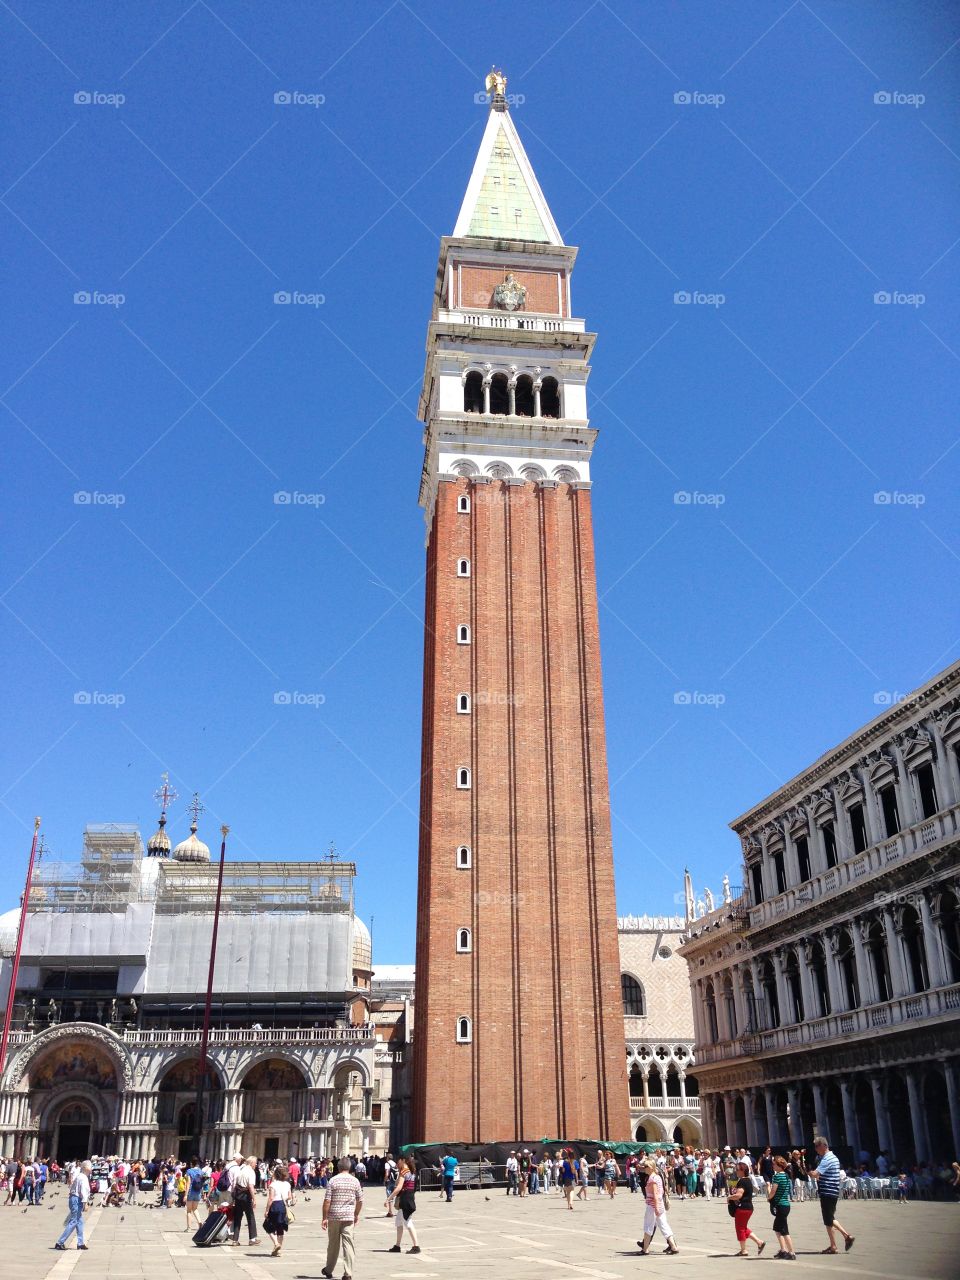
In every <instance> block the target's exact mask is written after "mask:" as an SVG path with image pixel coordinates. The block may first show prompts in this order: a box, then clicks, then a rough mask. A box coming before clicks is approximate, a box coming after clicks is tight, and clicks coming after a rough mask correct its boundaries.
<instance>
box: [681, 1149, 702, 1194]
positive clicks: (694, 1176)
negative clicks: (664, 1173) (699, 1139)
mask: <svg viewBox="0 0 960 1280" xmlns="http://www.w3.org/2000/svg"><path fill="white" fill-rule="evenodd" d="M683 1164H684V1176H685V1182H686V1190H687V1195H688V1196H689V1197H690V1199H691V1200H694V1199H696V1195H697V1189H698V1187H699V1185H700V1174H699V1172H698V1170H697V1157H696V1156H695V1155H694V1153H693V1147H687V1150H686V1154H685V1155H684V1157H683Z"/></svg>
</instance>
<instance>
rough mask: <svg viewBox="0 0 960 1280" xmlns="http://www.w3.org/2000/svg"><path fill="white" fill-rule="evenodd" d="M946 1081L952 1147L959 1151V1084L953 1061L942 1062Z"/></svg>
mask: <svg viewBox="0 0 960 1280" xmlns="http://www.w3.org/2000/svg"><path fill="white" fill-rule="evenodd" d="M943 1074H944V1076H945V1078H946V1082H947V1101H948V1103H949V1105H950V1128H951V1130H952V1132H953V1149H954V1151H960V1086H958V1083H957V1066H956V1064H955V1063H953V1062H945V1063H944V1064H943Z"/></svg>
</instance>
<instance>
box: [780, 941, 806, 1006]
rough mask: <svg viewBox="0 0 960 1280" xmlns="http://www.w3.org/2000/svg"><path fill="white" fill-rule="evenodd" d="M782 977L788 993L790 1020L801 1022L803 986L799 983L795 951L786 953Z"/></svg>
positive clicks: (798, 964)
mask: <svg viewBox="0 0 960 1280" xmlns="http://www.w3.org/2000/svg"><path fill="white" fill-rule="evenodd" d="M784 977H785V978H786V980H787V990H788V991H789V993H790V1021H791V1022H803V988H802V987H801V985H800V963H799V961H798V960H797V953H796V952H795V951H791V952H789V954H788V955H787V959H786V964H785V965H784Z"/></svg>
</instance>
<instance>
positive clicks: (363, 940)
mask: <svg viewBox="0 0 960 1280" xmlns="http://www.w3.org/2000/svg"><path fill="white" fill-rule="evenodd" d="M372 965H373V939H372V938H371V937H370V930H369V929H368V928H367V926H366V925H365V924H364V923H363V921H362V920H361V919H360V917H359V916H354V917H353V967H354V969H366V970H369V969H370V968H371V967H372Z"/></svg>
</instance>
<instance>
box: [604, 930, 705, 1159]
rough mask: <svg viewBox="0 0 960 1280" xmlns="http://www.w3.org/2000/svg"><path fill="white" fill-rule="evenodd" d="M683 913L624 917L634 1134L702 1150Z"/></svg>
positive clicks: (622, 963)
mask: <svg viewBox="0 0 960 1280" xmlns="http://www.w3.org/2000/svg"><path fill="white" fill-rule="evenodd" d="M684 927H685V924H684V918H683V916H622V917H621V918H620V919H619V920H618V921H617V928H618V931H619V936H620V983H621V990H622V993H623V1014H624V1018H623V1023H624V1032H625V1035H626V1042H627V1085H628V1089H629V1094H630V1128H631V1137H632V1138H633V1139H634V1140H635V1141H637V1142H671V1141H672V1142H680V1143H683V1144H684V1145H686V1144H687V1143H692V1144H693V1145H694V1146H696V1145H698V1144H699V1143H700V1141H701V1139H702V1136H703V1135H702V1130H701V1125H700V1098H699V1082H698V1080H697V1076H696V1075H695V1074H694V1043H693V1006H692V1003H691V999H690V982H689V979H688V977H687V966H686V963H685V961H684V959H683V957H682V956H681V955H680V952H679V947H680V944H681V943H682V941H683V937H684Z"/></svg>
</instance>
